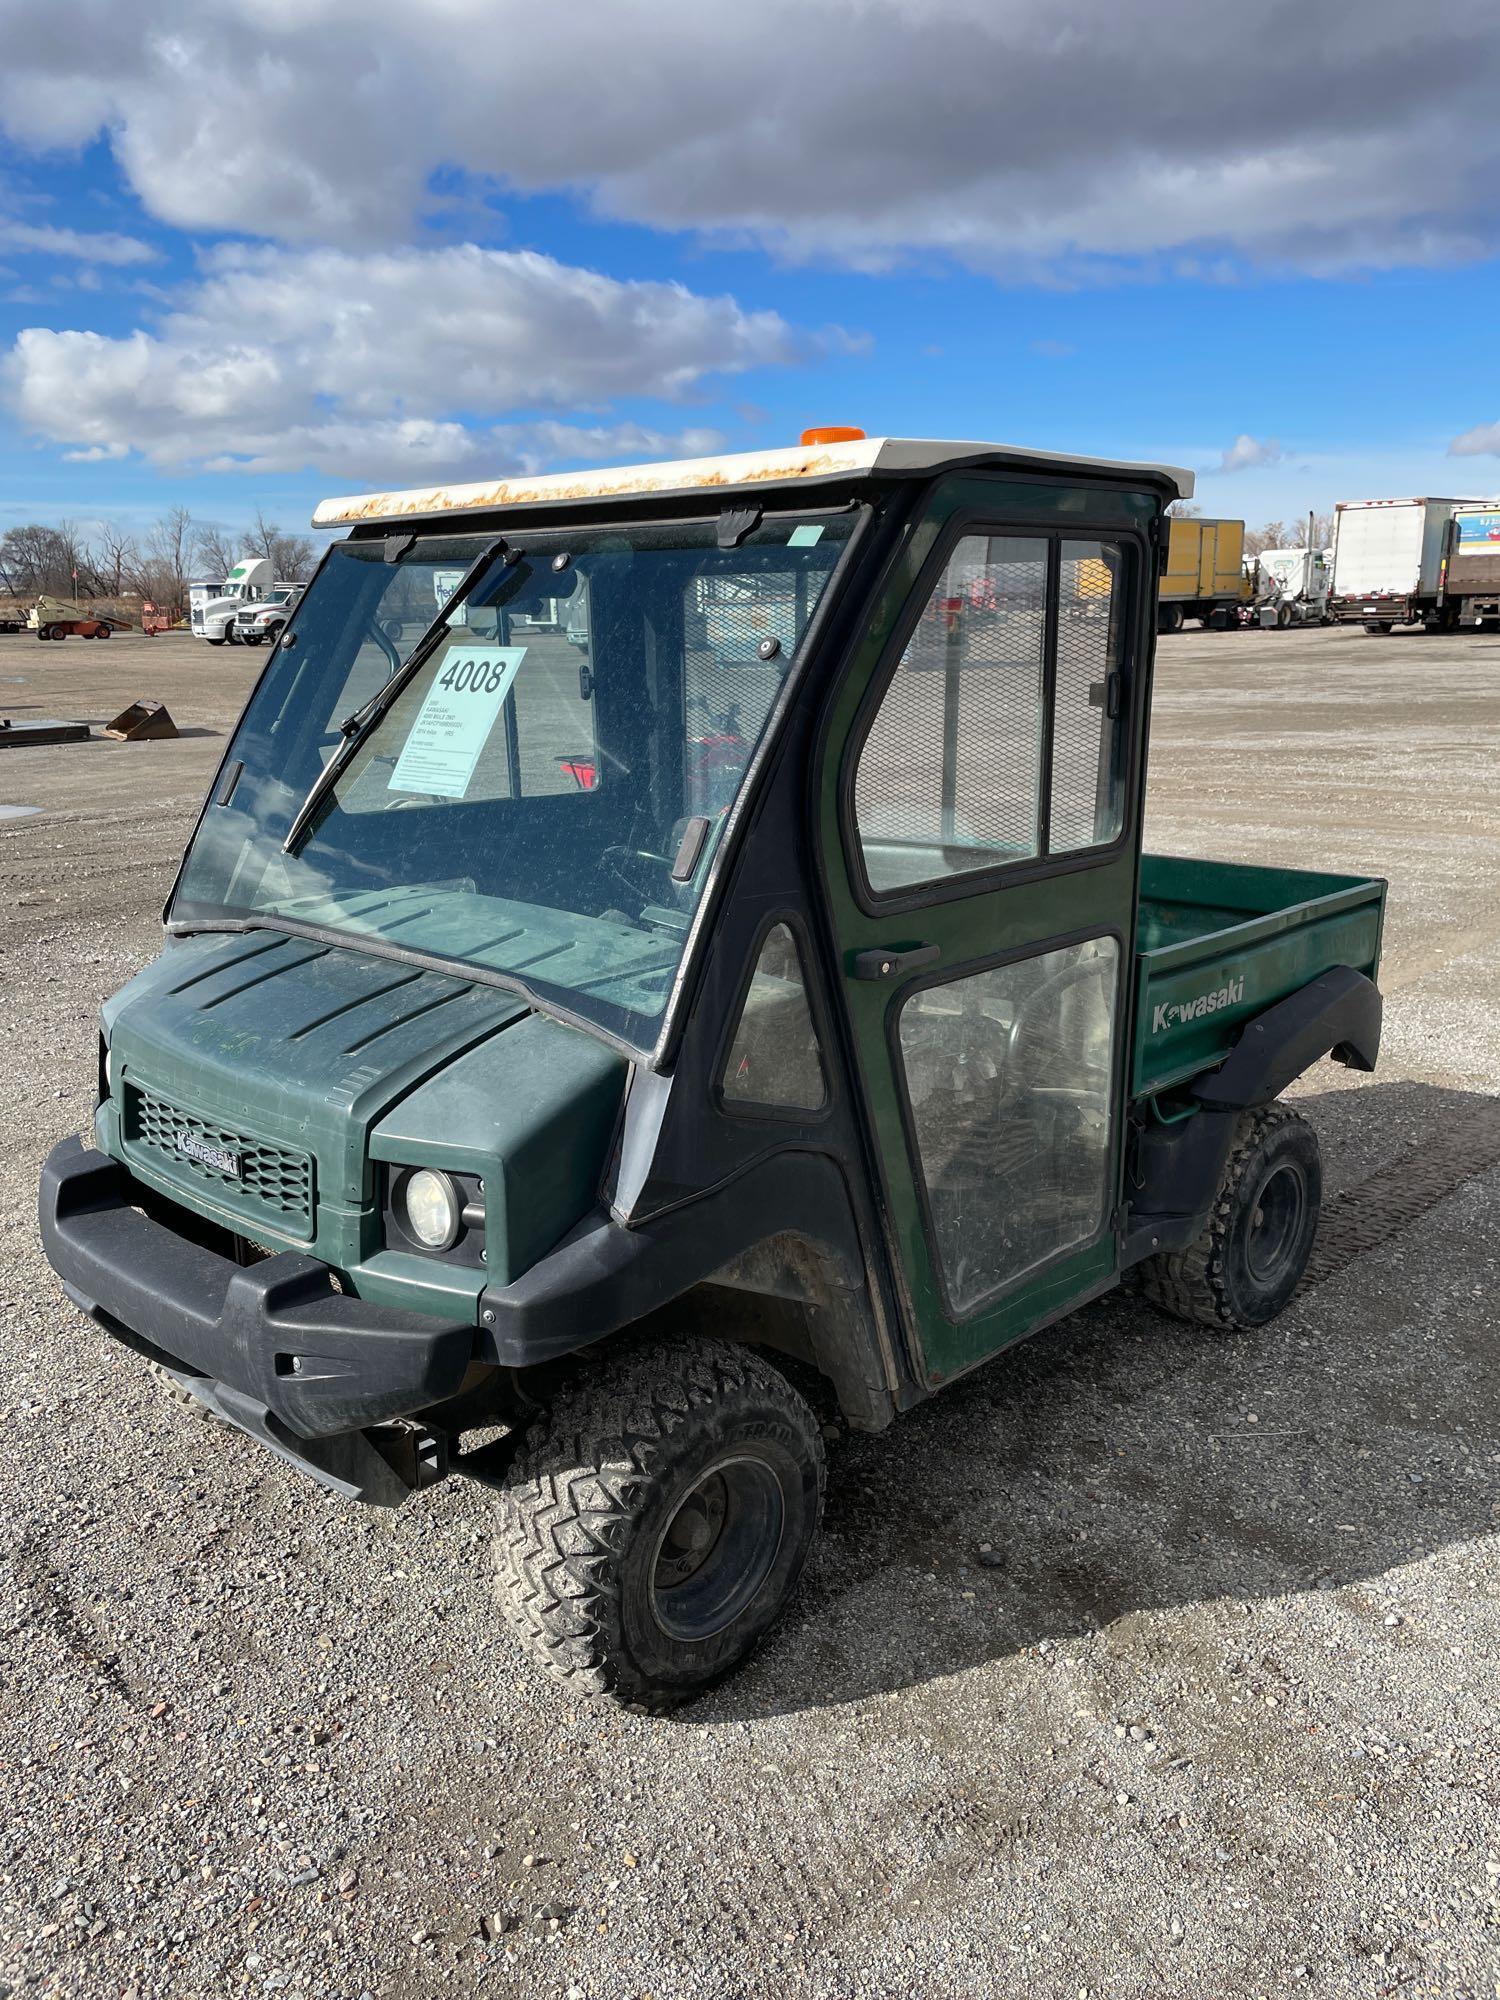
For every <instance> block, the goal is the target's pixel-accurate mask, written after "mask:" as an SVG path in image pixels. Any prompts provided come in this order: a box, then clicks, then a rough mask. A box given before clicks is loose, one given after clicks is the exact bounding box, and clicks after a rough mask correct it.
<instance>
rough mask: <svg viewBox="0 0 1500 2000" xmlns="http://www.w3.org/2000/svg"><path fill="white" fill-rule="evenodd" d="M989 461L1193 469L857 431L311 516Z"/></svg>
mask: <svg viewBox="0 0 1500 2000" xmlns="http://www.w3.org/2000/svg"><path fill="white" fill-rule="evenodd" d="M984 462H989V463H993V464H997V465H999V464H1004V465H1036V466H1061V467H1063V468H1065V469H1068V470H1076V471H1078V472H1080V473H1086V472H1108V473H1113V474H1119V473H1135V474H1142V473H1145V474H1149V475H1150V476H1152V477H1153V478H1159V479H1164V480H1165V481H1166V482H1167V483H1168V485H1170V486H1172V487H1173V488H1174V489H1175V491H1176V494H1177V497H1178V498H1179V499H1182V500H1186V499H1187V498H1189V496H1190V495H1191V493H1192V491H1193V475H1192V473H1191V472H1186V471H1184V470H1183V469H1182V468H1181V467H1179V466H1175V465H1145V464H1137V463H1134V462H1131V461H1128V460H1120V459H1112V458H1076V457H1073V456H1072V455H1071V454H1069V453H1066V452H1054V451H1033V450H1031V449H1029V448H1028V447H1026V446H1023V445H1012V444H975V443H959V442H955V441H952V440H949V439H940V438H857V439H851V440H848V441H846V442H843V443H838V444H797V445H783V446H781V447H779V448H778V449H776V450H773V451H737V452H728V453H725V454H723V455H722V456H720V457H717V458H674V459H667V460H664V461H663V462H662V463H661V464H660V465H613V466H603V467H599V468H597V469H594V470H591V471H587V472H545V473H540V474H522V475H521V476H520V477H518V478H515V479H490V480H479V481H477V482H475V483H474V484H473V485H468V486H417V487H412V488H410V489H409V490H408V491H406V492H402V493H365V494H354V495H351V496H349V497H347V498H345V499H341V500H324V501H323V502H322V503H321V504H320V506H319V507H318V510H317V512H316V513H315V514H314V515H313V526H314V527H315V528H338V527H349V526H352V525H353V524H354V523H355V522H359V521H392V520H399V519H401V518H402V516H404V515H421V514H449V513H461V512H465V511H468V510H471V509H472V510H477V509H481V508H484V509H488V508H492V507H537V506H547V505H553V504H557V503H560V502H564V501H570V500H572V501H580V500H583V501H587V500H614V499H628V498H630V497H632V496H633V495H636V494H671V493H691V492H698V491H701V490H702V489H703V488H705V487H712V488H716V489H723V490H724V491H725V492H731V493H732V492H734V491H736V490H737V489H740V488H754V487H757V486H768V485H770V486H781V485H788V484H791V483H792V482H794V481H797V480H804V479H806V480H820V479H837V478H840V477H844V478H848V477H851V476H854V477H858V476H859V475H861V474H865V475H875V474H879V473H889V474H907V475H911V474H919V473H935V472H941V471H943V470H944V469H945V468H947V467H950V466H959V465H972V464H975V463H984Z"/></svg>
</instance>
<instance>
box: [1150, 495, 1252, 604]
mask: <svg viewBox="0 0 1500 2000" xmlns="http://www.w3.org/2000/svg"><path fill="white" fill-rule="evenodd" d="M1167 530H1168V533H1167V554H1166V562H1165V564H1164V566H1163V568H1162V573H1161V581H1160V587H1159V589H1158V593H1157V605H1156V629H1157V631H1158V632H1180V631H1181V630H1182V627H1183V622H1184V620H1186V619H1188V618H1201V619H1202V621H1203V623H1204V624H1205V625H1206V626H1207V627H1208V628H1209V630H1210V631H1213V632H1228V631H1229V630H1231V629H1232V628H1233V627H1236V626H1238V624H1239V622H1240V609H1241V607H1242V606H1243V605H1246V604H1248V603H1249V602H1250V596H1251V589H1250V580H1249V578H1248V577H1247V576H1246V575H1245V572H1244V557H1245V524H1244V522H1243V521H1205V520H1202V519H1200V518H1199V516H1197V515H1196V514H1173V515H1169V516H1168V518H1167Z"/></svg>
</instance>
